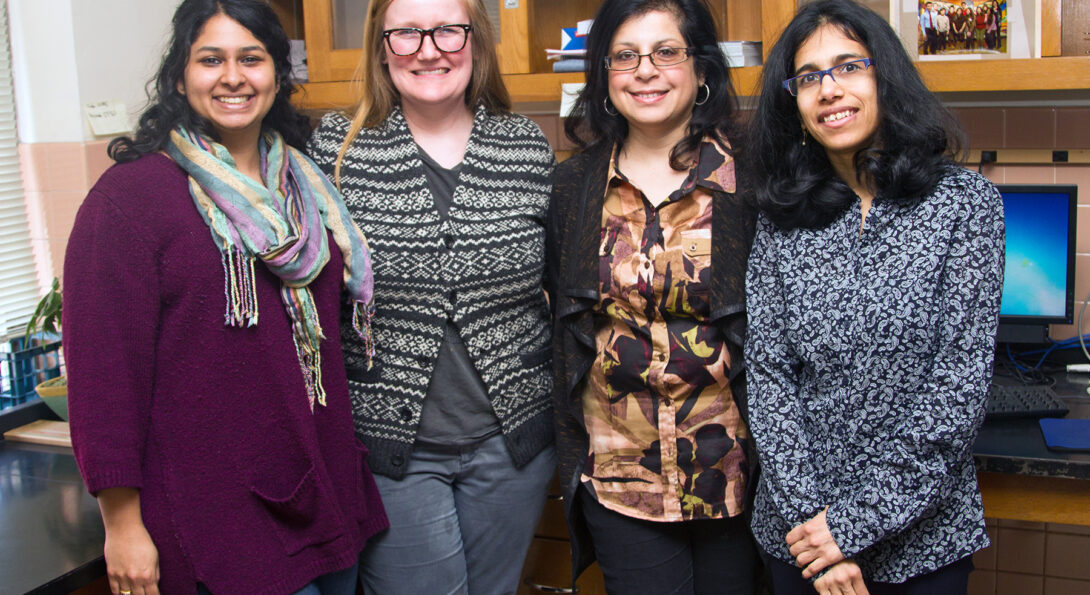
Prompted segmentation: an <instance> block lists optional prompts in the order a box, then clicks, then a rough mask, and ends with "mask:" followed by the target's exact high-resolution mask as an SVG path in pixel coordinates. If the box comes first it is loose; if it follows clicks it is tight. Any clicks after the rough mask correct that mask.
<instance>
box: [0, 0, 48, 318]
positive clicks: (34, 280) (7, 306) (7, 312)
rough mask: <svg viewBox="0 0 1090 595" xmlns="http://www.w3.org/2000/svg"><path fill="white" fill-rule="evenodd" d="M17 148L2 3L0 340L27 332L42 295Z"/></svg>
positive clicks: (0, 5) (5, 10) (1, 5)
mask: <svg viewBox="0 0 1090 595" xmlns="http://www.w3.org/2000/svg"><path fill="white" fill-rule="evenodd" d="M17 145H18V135H17V133H16V129H15V92H14V89H13V86H12V78H11V43H10V36H9V33H8V7H7V3H6V2H0V336H8V335H9V334H14V333H16V332H17V331H19V330H20V329H22V328H24V327H25V326H26V322H27V319H28V318H30V314H31V313H32V312H34V307H35V305H36V304H37V302H38V294H39V287H38V276H37V272H36V271H35V267H34V254H33V251H32V250H31V244H30V226H29V224H28V222H27V213H26V202H25V196H24V194H23V179H22V175H21V174H20V171H19V152H18V148H17Z"/></svg>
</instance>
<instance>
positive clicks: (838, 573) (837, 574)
mask: <svg viewBox="0 0 1090 595" xmlns="http://www.w3.org/2000/svg"><path fill="white" fill-rule="evenodd" d="M828 510H829V508H828V507H826V508H825V509H824V510H822V511H821V512H819V513H818V514H817V516H815V517H814V518H812V519H810V520H808V521H806V522H805V523H803V524H801V525H799V526H797V527H795V528H794V529H791V531H790V532H789V533H788V534H787V546H788V547H789V548H790V549H791V555H792V556H794V557H795V564H796V565H798V567H799V568H802V577H803V578H806V579H808V578H810V577H812V576H814V575H816V574H817V573H819V572H821V571H822V570H824V569H826V568H828V569H829V570H828V571H827V572H826V573H825V574H824V575H822V576H821V578H819V579H817V580H816V581H814V589H816V590H817V592H818V594H819V595H869V593H868V591H867V586H866V585H865V584H864V583H863V572H862V571H861V570H860V569H859V564H857V563H856V562H855V561H854V560H846V559H845V558H844V554H843V552H841V551H840V546H838V545H837V544H836V540H834V539H833V534H832V533H831V532H830V531H829V525H828V523H826V521H825V514H826V512H828Z"/></svg>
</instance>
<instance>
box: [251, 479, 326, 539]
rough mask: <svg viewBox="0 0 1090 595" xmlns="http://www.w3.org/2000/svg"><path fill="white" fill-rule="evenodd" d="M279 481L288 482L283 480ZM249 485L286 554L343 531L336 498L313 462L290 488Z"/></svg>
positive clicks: (288, 483) (286, 483)
mask: <svg viewBox="0 0 1090 595" xmlns="http://www.w3.org/2000/svg"><path fill="white" fill-rule="evenodd" d="M281 485H292V484H291V482H284V483H283V484H281ZM249 487H250V491H251V492H252V493H253V494H254V496H256V497H257V499H258V500H260V501H261V503H262V504H264V506H265V510H266V512H268V513H269V519H270V520H271V521H272V523H273V527H274V529H275V530H274V533H276V535H277V537H279V538H280V541H281V542H282V543H283V545H284V551H285V552H286V553H287V554H288V555H289V556H291V555H294V554H296V553H298V552H300V551H302V550H304V549H306V548H308V547H311V546H316V545H321V544H323V543H328V542H330V541H333V540H335V539H337V538H339V537H341V536H342V535H343V534H344V528H343V527H342V523H341V522H340V518H339V517H340V515H339V514H338V513H337V511H338V509H339V507H338V505H337V503H336V499H335V498H333V497H331V495H330V494H329V491H328V489H327V488H326V486H324V485H323V483H322V481H321V478H320V475H319V474H318V469H317V468H316V467H315V466H314V465H313V464H311V466H310V468H309V469H307V471H306V473H304V474H303V476H302V477H301V478H300V479H299V480H298V481H297V482H295V483H294V487H292V488H291V489H290V490H288V489H285V490H283V491H280V490H274V489H272V488H271V487H265V488H264V489H262V488H258V487H257V486H254V485H253V484H251V485H250V486H249Z"/></svg>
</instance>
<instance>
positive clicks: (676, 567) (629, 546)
mask: <svg viewBox="0 0 1090 595" xmlns="http://www.w3.org/2000/svg"><path fill="white" fill-rule="evenodd" d="M579 499H580V503H581V504H582V506H583V513H584V516H585V518H586V521H587V526H588V527H589V528H590V533H591V536H592V539H593V540H594V553H595V555H596V556H597V558H598V565H599V566H600V567H601V568H602V574H603V575H605V579H606V581H605V582H606V592H607V593H609V594H610V595H674V594H677V595H704V594H709V595H710V594H712V593H715V594H717V595H718V594H738V595H752V594H753V593H755V592H756V590H757V588H758V584H759V579H760V571H761V563H760V557H759V555H758V553H757V546H756V544H755V543H754V541H753V537H752V535H750V532H749V527H748V526H747V525H746V522H745V520H744V519H742V518H741V517H740V516H739V517H734V518H730V519H716V520H700V521H685V522H678V523H658V522H654V521H645V520H641V519H634V518H632V517H627V516H624V515H622V514H618V513H616V512H614V511H612V510H609V509H608V508H605V507H604V506H602V505H601V504H599V503H598V501H597V500H595V499H594V497H593V496H591V495H590V493H589V492H587V490H585V489H580V490H579ZM932 595H933V594H932Z"/></svg>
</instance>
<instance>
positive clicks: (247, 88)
mask: <svg viewBox="0 0 1090 595" xmlns="http://www.w3.org/2000/svg"><path fill="white" fill-rule="evenodd" d="M279 90H280V85H279V83H278V82H277V80H276V68H275V67H274V65H273V60H272V57H271V56H270V55H269V53H268V51H267V50H266V49H265V44H263V43H261V42H260V41H258V40H257V38H255V37H254V35H253V33H251V32H250V30H249V29H247V28H245V27H243V26H242V25H240V24H239V23H238V22H237V21H235V20H233V19H231V18H230V17H228V16H227V15H224V14H217V15H215V16H213V17H212V18H210V19H208V21H207V22H206V23H205V24H204V27H202V28H201V31H200V34H199V35H198V36H197V39H196V40H195V41H194V42H193V45H191V46H190V48H189V61H188V62H187V63H186V66H185V74H184V76H183V79H182V81H181V82H179V83H178V91H179V92H181V93H182V94H183V95H185V97H186V100H187V101H188V102H189V106H190V107H191V108H193V111H195V112H197V113H198V114H200V115H201V116H203V117H204V118H205V119H207V120H209V121H210V122H211V123H212V127H213V128H214V129H215V130H216V133H217V134H218V135H219V137H220V140H221V142H222V143H223V144H224V146H226V147H227V148H228V150H230V149H231V147H232V146H242V145H241V144H238V143H253V144H254V145H255V146H256V144H257V139H258V137H259V136H260V134H261V121H262V120H263V119H264V118H265V114H267V113H269V110H270V109H272V106H273V102H274V101H275V100H276V93H277V92H278V91H279Z"/></svg>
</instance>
